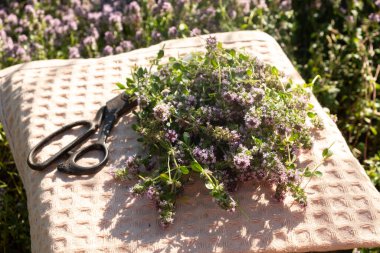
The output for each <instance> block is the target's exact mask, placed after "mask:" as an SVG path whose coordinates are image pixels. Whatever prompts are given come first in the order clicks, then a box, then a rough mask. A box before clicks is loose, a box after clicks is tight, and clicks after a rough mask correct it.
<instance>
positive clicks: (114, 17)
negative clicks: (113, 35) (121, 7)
mask: <svg viewBox="0 0 380 253" xmlns="http://www.w3.org/2000/svg"><path fill="white" fill-rule="evenodd" d="M108 21H109V23H110V25H114V26H115V27H116V29H117V30H118V31H121V30H122V29H123V25H122V13H121V12H113V13H111V14H110V16H109V18H108Z"/></svg>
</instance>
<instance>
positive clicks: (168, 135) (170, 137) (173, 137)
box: [165, 129, 178, 143]
mask: <svg viewBox="0 0 380 253" xmlns="http://www.w3.org/2000/svg"><path fill="white" fill-rule="evenodd" d="M165 137H166V139H168V141H170V142H171V143H174V142H175V141H176V140H177V138H178V134H177V133H176V131H174V130H172V129H169V130H168V131H167V132H166V134H165Z"/></svg>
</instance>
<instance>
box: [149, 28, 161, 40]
mask: <svg viewBox="0 0 380 253" xmlns="http://www.w3.org/2000/svg"><path fill="white" fill-rule="evenodd" d="M151 36H152V39H153V41H155V42H159V41H161V33H160V32H158V31H156V30H154V31H152V34H151Z"/></svg>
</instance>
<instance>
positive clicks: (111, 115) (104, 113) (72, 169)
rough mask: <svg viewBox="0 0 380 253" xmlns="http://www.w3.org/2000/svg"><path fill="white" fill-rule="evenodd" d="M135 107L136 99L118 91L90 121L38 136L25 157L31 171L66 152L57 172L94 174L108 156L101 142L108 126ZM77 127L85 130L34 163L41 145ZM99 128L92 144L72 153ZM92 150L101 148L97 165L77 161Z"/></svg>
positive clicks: (109, 128)
mask: <svg viewBox="0 0 380 253" xmlns="http://www.w3.org/2000/svg"><path fill="white" fill-rule="evenodd" d="M135 106H137V101H136V100H132V99H131V98H130V97H128V95H127V94H125V93H124V92H123V93H122V94H119V95H118V96H116V97H114V98H113V99H111V100H109V101H108V102H107V103H106V105H105V106H102V107H101V108H100V109H99V110H98V112H97V113H96V116H95V118H94V120H92V121H90V120H80V121H76V122H73V123H71V124H68V125H65V126H63V127H62V128H60V129H58V130H57V131H55V132H54V133H52V134H50V135H49V136H47V137H46V138H44V139H42V140H41V141H40V142H39V143H38V144H37V145H36V146H35V147H34V148H33V149H32V150H31V151H30V153H29V155H28V160H27V162H28V165H29V167H30V168H31V169H33V170H39V171H41V170H43V169H45V168H46V167H48V166H49V165H50V164H52V163H53V162H54V161H56V160H57V159H59V158H61V157H63V156H65V155H69V156H70V157H69V158H68V160H66V161H65V162H63V163H60V164H58V166H57V169H58V170H59V171H61V172H64V173H67V174H74V175H89V174H95V173H97V172H98V171H99V170H100V169H101V168H102V167H103V166H104V165H105V164H106V162H107V159H108V149H107V147H106V145H105V143H106V140H107V137H108V136H109V134H110V131H111V129H112V127H113V126H114V125H115V123H116V122H117V120H118V119H119V118H120V117H121V116H122V115H123V114H125V113H128V112H130V111H131V110H132V109H133V108H134V107H135ZM77 126H83V127H85V130H86V131H85V132H84V133H83V134H81V135H80V136H78V137H77V138H76V139H75V140H73V141H72V142H70V143H69V144H67V145H66V146H65V147H63V148H62V149H61V150H60V151H58V152H57V153H56V154H55V155H53V156H52V157H50V158H49V159H47V160H46V161H44V162H41V163H36V162H34V160H35V156H36V154H37V152H38V151H40V150H41V149H42V148H43V147H46V146H47V145H48V143H49V142H50V141H51V140H53V139H54V138H55V137H57V136H60V135H62V134H63V133H65V132H66V131H68V130H70V129H73V128H74V127H77ZM99 127H100V132H99V138H98V140H97V141H96V142H95V143H93V144H90V145H88V146H85V147H83V148H81V149H79V150H77V151H75V152H72V149H74V148H75V147H76V146H78V145H79V144H80V143H82V142H83V141H85V140H86V139H87V138H89V137H90V135H92V134H93V133H95V131H96V130H97V129H98V128H99ZM94 150H98V151H101V152H102V154H103V158H102V159H101V160H100V162H99V163H98V164H95V165H93V166H88V167H87V166H81V165H79V164H77V161H78V160H79V159H80V158H81V157H83V156H84V155H85V154H86V153H88V152H90V151H94Z"/></svg>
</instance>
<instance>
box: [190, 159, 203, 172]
mask: <svg viewBox="0 0 380 253" xmlns="http://www.w3.org/2000/svg"><path fill="white" fill-rule="evenodd" d="M190 166H191V169H192V170H193V171H195V172H202V171H203V168H202V166H201V165H200V164H199V163H198V162H197V161H192V162H191V164H190Z"/></svg>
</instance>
